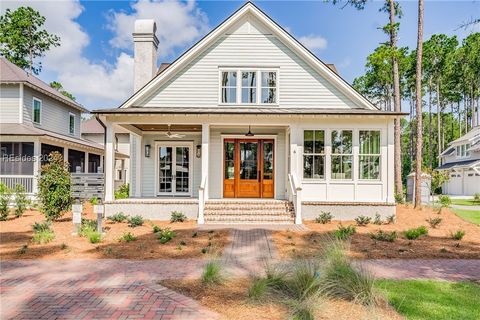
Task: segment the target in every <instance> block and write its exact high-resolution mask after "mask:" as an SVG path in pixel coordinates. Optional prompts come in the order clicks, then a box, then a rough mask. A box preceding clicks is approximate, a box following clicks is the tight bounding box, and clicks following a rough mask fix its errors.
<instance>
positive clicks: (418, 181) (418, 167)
mask: <svg viewBox="0 0 480 320" xmlns="http://www.w3.org/2000/svg"><path fill="white" fill-rule="evenodd" d="M422 50H423V0H418V34H417V65H416V72H415V74H416V79H415V88H416V99H415V100H416V106H417V114H416V116H417V143H416V159H415V201H414V206H415V208H417V207H419V206H420V205H421V204H422V194H421V190H422V189H421V186H422V149H423V132H422V131H423V128H422V116H423V115H422V53H423V52H422Z"/></svg>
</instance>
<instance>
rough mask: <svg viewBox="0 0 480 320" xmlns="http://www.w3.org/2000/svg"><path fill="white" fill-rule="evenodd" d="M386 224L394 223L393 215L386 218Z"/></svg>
mask: <svg viewBox="0 0 480 320" xmlns="http://www.w3.org/2000/svg"><path fill="white" fill-rule="evenodd" d="M385 221H386V222H387V224H391V223H395V215H394V214H392V215H390V216H387V218H386V220H385Z"/></svg>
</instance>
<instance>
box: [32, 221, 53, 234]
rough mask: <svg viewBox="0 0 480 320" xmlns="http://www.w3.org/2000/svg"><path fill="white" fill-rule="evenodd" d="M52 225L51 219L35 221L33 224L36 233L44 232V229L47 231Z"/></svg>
mask: <svg viewBox="0 0 480 320" xmlns="http://www.w3.org/2000/svg"><path fill="white" fill-rule="evenodd" d="M50 227H51V223H50V221H45V222H35V223H34V224H33V225H32V229H33V232H34V233H37V232H42V231H46V230H51V229H50Z"/></svg>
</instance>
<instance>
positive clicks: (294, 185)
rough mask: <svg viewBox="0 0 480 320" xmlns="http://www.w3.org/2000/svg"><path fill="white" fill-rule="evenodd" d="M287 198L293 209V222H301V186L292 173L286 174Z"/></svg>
mask: <svg viewBox="0 0 480 320" xmlns="http://www.w3.org/2000/svg"><path fill="white" fill-rule="evenodd" d="M288 187H289V188H288V191H289V192H288V198H289V201H291V202H293V208H294V209H295V224H302V188H301V187H300V185H299V184H298V182H297V179H296V178H295V176H294V175H292V174H290V173H289V174H288Z"/></svg>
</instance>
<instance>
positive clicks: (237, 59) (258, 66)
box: [94, 3, 403, 223]
mask: <svg viewBox="0 0 480 320" xmlns="http://www.w3.org/2000/svg"><path fill="white" fill-rule="evenodd" d="M155 31H156V26H155V22H154V21H152V20H138V21H136V23H135V30H134V33H133V39H134V44H135V49H134V52H135V72H134V73H135V77H134V88H135V93H134V94H133V95H132V96H131V97H130V98H128V99H127V100H126V101H125V102H124V103H123V104H122V105H121V106H120V107H119V108H116V109H107V110H105V109H102V110H96V111H94V113H95V114H96V115H97V116H98V117H99V119H100V120H101V121H102V122H103V124H104V125H105V126H106V128H107V131H106V147H105V170H106V195H105V210H106V214H107V215H110V214H114V213H116V212H119V211H123V212H125V213H128V214H141V215H143V216H145V217H147V218H157V219H168V218H169V217H170V212H171V211H173V210H176V211H182V212H183V213H185V214H186V215H187V216H189V217H190V218H193V219H198V222H199V223H205V222H206V223H225V222H240V223H245V222H256V223H258V222H275V223H292V222H293V221H295V222H296V223H301V222H302V219H314V218H315V217H316V216H317V215H318V214H319V213H321V212H322V211H329V212H331V213H332V214H333V215H334V216H335V218H336V219H352V218H354V217H356V216H358V215H368V216H374V215H375V214H376V213H378V214H380V215H382V216H387V215H392V214H395V202H394V182H393V180H394V176H393V161H394V157H393V151H394V147H393V139H394V133H393V130H394V120H395V119H398V118H399V117H401V116H402V115H403V114H401V113H395V112H391V111H382V110H379V109H378V108H377V107H375V106H374V105H373V104H372V103H371V102H370V101H368V100H367V99H366V98H364V97H363V96H362V95H360V94H359V93H358V92H357V91H355V90H354V89H353V88H352V87H351V86H350V85H349V84H348V83H347V82H346V81H345V80H343V79H342V78H341V77H340V76H339V75H338V74H336V73H335V72H334V71H333V70H332V69H330V68H329V67H328V66H327V65H326V64H325V63H323V62H322V61H321V60H319V59H318V58H317V57H316V56H315V55H314V54H312V53H311V52H310V51H309V50H308V49H306V48H305V47H304V46H302V44H300V43H299V42H298V41H297V40H296V39H295V38H293V37H292V36H291V35H290V34H289V33H288V32H287V31H285V30H284V29H283V28H282V27H280V26H279V25H278V24H276V23H275V22H274V21H273V20H272V19H271V18H269V17H268V16H267V15H266V14H265V13H264V12H262V11H261V10H260V9H258V8H257V7H256V6H255V5H253V4H252V3H247V4H245V5H243V6H242V7H241V8H240V9H238V10H237V11H236V12H234V13H233V14H232V15H231V16H230V17H229V18H227V19H226V20H225V21H224V22H222V23H221V24H220V25H219V26H218V27H216V28H215V29H214V30H212V31H211V32H210V33H208V34H207V35H206V36H205V37H204V38H203V39H201V40H200V41H199V42H197V43H196V44H195V45H194V46H193V47H191V48H190V49H189V50H187V51H186V52H185V53H184V54H182V55H181V56H180V57H179V58H178V59H177V60H175V61H174V62H173V63H171V64H169V65H165V64H164V65H162V66H161V68H160V70H157V66H156V56H157V46H158V39H157V37H156V36H155ZM120 129H122V130H128V131H129V132H130V137H131V141H130V146H131V150H130V188H131V189H130V195H131V198H130V199H125V200H114V197H113V186H114V174H115V172H114V161H115V160H114V157H113V155H114V151H115V147H114V144H115V143H114V137H115V133H116V132H117V130H120Z"/></svg>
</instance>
